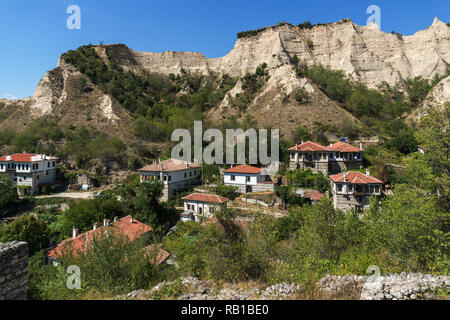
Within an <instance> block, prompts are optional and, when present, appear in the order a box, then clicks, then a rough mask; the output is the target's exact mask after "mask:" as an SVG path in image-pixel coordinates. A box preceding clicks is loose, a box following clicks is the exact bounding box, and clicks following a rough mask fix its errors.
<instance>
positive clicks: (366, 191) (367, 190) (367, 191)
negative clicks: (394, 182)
mask: <svg viewBox="0 0 450 320" xmlns="http://www.w3.org/2000/svg"><path fill="white" fill-rule="evenodd" d="M364 193H369V186H367V185H366V186H364Z"/></svg>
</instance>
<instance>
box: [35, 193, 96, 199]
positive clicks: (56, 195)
mask: <svg viewBox="0 0 450 320" xmlns="http://www.w3.org/2000/svg"><path fill="white" fill-rule="evenodd" d="M97 192H99V191H85V192H61V193H54V194H50V195H43V196H36V197H35V198H36V199H46V198H71V199H92V197H93V196H94V194H96V193H97Z"/></svg>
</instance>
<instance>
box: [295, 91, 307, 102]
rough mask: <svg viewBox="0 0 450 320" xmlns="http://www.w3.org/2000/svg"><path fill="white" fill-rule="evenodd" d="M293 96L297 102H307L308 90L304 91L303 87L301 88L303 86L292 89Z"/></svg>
mask: <svg viewBox="0 0 450 320" xmlns="http://www.w3.org/2000/svg"><path fill="white" fill-rule="evenodd" d="M294 98H295V100H296V101H297V102H298V103H300V104H302V103H307V102H308V100H309V95H308V92H306V90H305V89H303V88H297V89H296V90H295V91H294Z"/></svg>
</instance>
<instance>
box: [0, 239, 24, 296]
mask: <svg viewBox="0 0 450 320" xmlns="http://www.w3.org/2000/svg"><path fill="white" fill-rule="evenodd" d="M27 285H28V244H27V243H26V242H19V241H13V242H7V243H0V300H26V299H27V290H28V287H27Z"/></svg>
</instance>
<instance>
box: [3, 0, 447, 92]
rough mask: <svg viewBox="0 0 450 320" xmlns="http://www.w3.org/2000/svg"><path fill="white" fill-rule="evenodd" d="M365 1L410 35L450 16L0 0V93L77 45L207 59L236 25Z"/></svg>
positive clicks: (427, 10) (196, 0)
mask: <svg viewBox="0 0 450 320" xmlns="http://www.w3.org/2000/svg"><path fill="white" fill-rule="evenodd" d="M411 2H412V3H411ZM69 5H78V6H79V7H80V9H81V30H69V29H68V28H67V27H66V20H67V18H68V17H69V14H67V13H66V10H67V7H68V6H69ZM369 5H378V6H379V7H380V9H381V28H382V30H383V31H386V32H391V31H393V30H394V31H396V32H399V33H402V34H406V35H410V34H413V33H414V32H416V31H417V30H421V29H425V28H427V27H428V26H430V25H431V24H432V22H433V19H434V17H438V18H439V19H440V20H442V21H444V22H449V21H450V1H448V0H427V1H405V0H390V1H387V0H385V1H381V0H380V1H375V0H368V1H366V0H347V1H335V0H329V1H328V0H323V1H321V0H315V1H311V0H308V1H304V0H296V1H288V0H271V1H268V0H258V1H255V0H239V1H235V0H227V1H216V0H209V1H205V0H190V1H188V0H184V1H181V0H169V1H154V0H128V1H118V0H69V1H67V0H39V1H36V0H20V1H19V0H0V45H1V50H0V98H1V97H6V98H14V97H17V98H23V97H26V96H31V95H32V94H33V92H34V89H35V87H36V85H37V83H38V82H39V80H40V79H41V78H42V76H43V75H44V74H45V72H46V71H48V70H51V69H53V68H54V67H55V66H56V63H57V60H58V57H59V56H60V55H61V54H62V53H64V52H66V51H67V50H70V49H76V48H77V47H79V46H81V45H84V44H89V43H92V44H98V43H99V42H100V41H103V42H104V43H125V44H126V45H128V46H129V47H131V48H132V49H134V50H138V51H153V52H162V51H166V50H175V51H198V52H201V53H203V54H205V55H206V56H207V57H209V58H214V57H220V56H223V55H225V54H227V53H228V52H229V51H230V50H231V49H232V48H233V46H234V43H235V41H236V33H237V32H239V31H244V30H250V29H256V28H260V27H264V26H268V25H274V24H276V23H278V22H280V21H283V20H284V21H286V22H290V23H292V24H298V23H300V22H303V21H306V20H310V21H311V22H312V23H318V22H323V23H324V22H336V21H338V20H341V19H344V18H351V19H352V20H353V21H354V22H355V23H357V24H359V25H365V24H366V21H367V18H368V17H369V16H370V14H367V13H366V10H367V7H368V6H369Z"/></svg>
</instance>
